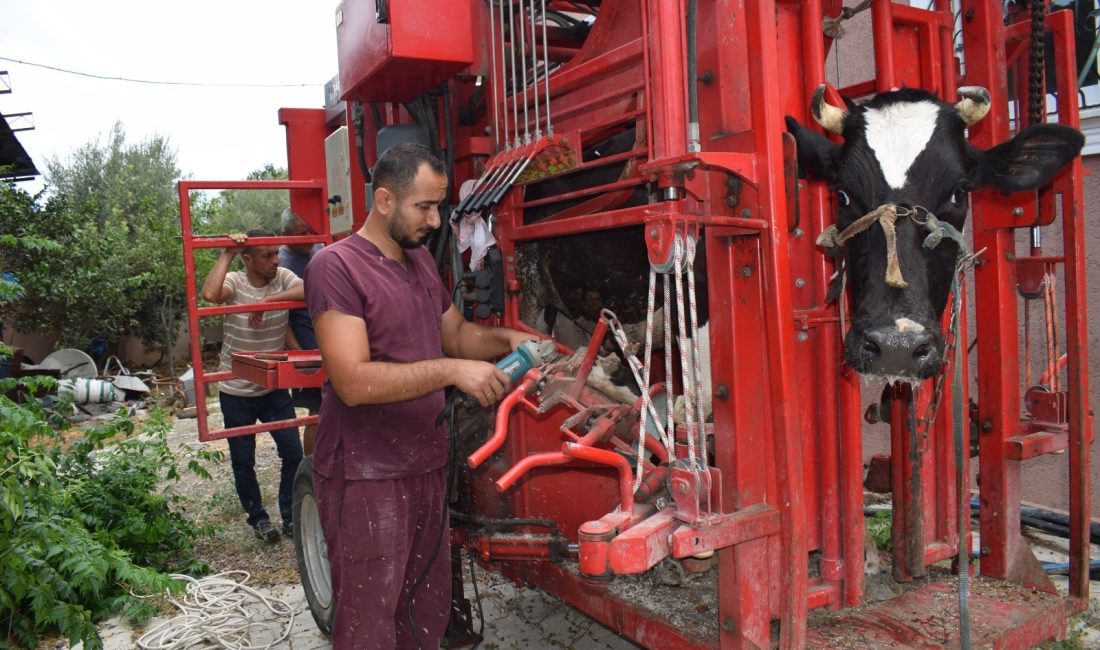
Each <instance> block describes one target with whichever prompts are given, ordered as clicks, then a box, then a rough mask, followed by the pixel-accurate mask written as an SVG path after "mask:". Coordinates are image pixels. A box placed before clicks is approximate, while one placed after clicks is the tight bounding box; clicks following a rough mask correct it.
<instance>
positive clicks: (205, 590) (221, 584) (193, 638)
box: [137, 571, 296, 650]
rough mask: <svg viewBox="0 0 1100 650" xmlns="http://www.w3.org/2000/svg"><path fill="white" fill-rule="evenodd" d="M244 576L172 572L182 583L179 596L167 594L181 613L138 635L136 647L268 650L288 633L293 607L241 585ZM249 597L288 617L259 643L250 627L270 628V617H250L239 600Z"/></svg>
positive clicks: (245, 601) (244, 601)
mask: <svg viewBox="0 0 1100 650" xmlns="http://www.w3.org/2000/svg"><path fill="white" fill-rule="evenodd" d="M234 574H236V575H240V576H243V579H241V580H240V581H237V580H235V579H233V578H232V577H230V576H233V575H234ZM249 577H251V576H249V574H248V572H247V571H225V572H222V573H218V574H216V575H212V576H208V577H205V578H202V579H200V580H196V579H194V578H192V577H191V576H186V575H182V574H178V573H177V574H172V578H173V579H175V580H180V581H183V582H186V583H187V588H186V591H185V593H184V595H183V597H182V598H181V599H180V600H176V599H175V598H173V597H171V596H169V597H168V600H169V601H171V603H172V604H173V605H175V606H176V608H177V609H179V610H180V611H181V612H182V614H180V615H179V616H176V617H175V618H173V619H171V620H168V621H165V622H163V623H161V624H160V625H157V626H156V627H154V628H153V629H151V630H149V631H148V632H146V633H145V634H143V635H141V638H140V639H138V642H137V643H138V647H140V648H143V649H145V650H174V649H176V648H188V649H192V648H194V649H196V650H205V649H212V650H213V649H221V648H225V649H227V650H269V649H270V648H274V647H275V646H276V645H278V644H281V643H282V642H283V641H285V640H286V638H287V637H288V636H290V629H291V628H292V627H293V626H294V615H295V613H296V608H294V607H291V606H290V605H289V604H288V603H287V602H286V601H285V600H280V599H278V598H268V597H266V596H264V595H263V594H261V593H260V592H258V591H256V590H255V589H253V588H251V587H247V586H245V583H246V582H248V579H249ZM255 600H258V601H260V602H261V603H263V604H264V605H265V606H266V607H267V609H268V610H270V611H271V613H273V614H274V615H275V616H277V617H286V616H289V617H290V620H289V621H287V622H286V626H285V628H284V629H283V630H282V634H281V636H279V637H278V638H276V639H274V640H272V641H271V642H270V643H267V644H265V645H252V644H251V638H252V635H251V631H252V630H271V628H272V627H274V626H275V625H276V621H254V620H253V617H254V616H255V614H254V613H253V614H250V613H249V612H248V610H247V609H246V608H245V605H246V604H248V602H249V601H255Z"/></svg>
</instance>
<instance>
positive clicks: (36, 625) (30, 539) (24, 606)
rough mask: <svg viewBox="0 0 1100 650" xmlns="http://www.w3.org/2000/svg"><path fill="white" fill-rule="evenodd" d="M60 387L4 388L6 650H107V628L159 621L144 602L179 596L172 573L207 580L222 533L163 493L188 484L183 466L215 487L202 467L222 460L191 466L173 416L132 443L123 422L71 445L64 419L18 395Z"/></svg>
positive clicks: (156, 420)
mask: <svg viewBox="0 0 1100 650" xmlns="http://www.w3.org/2000/svg"><path fill="white" fill-rule="evenodd" d="M52 385H53V380H51V379H48V378H36V377H29V378H23V379H0V625H2V626H3V627H2V628H0V629H3V630H4V637H0V638H6V639H7V642H6V643H5V642H4V641H3V640H0V646H6V645H7V644H8V643H15V644H19V645H22V646H26V647H34V645H35V642H36V639H37V637H38V635H39V634H41V633H44V632H54V631H57V632H60V633H61V634H62V635H64V636H66V637H68V639H69V641H70V642H72V643H75V642H77V641H83V642H84V647H86V648H98V647H100V646H101V642H100V639H99V637H98V634H97V632H96V625H95V623H96V622H97V621H99V620H100V619H102V618H104V617H106V616H109V615H112V614H116V613H122V614H123V615H125V616H128V617H131V618H133V619H135V620H139V621H140V620H144V619H146V618H148V617H149V616H150V615H152V613H153V607H152V605H151V604H150V602H149V601H148V600H144V599H142V598H139V597H138V596H135V595H134V594H151V593H163V592H164V591H165V590H170V589H178V586H177V585H175V583H174V582H173V581H172V579H171V578H170V576H169V574H170V573H173V572H188V573H202V572H204V571H206V570H207V568H206V567H205V566H204V565H202V564H201V563H196V562H194V561H193V560H192V559H191V551H192V549H193V548H194V543H195V540H196V539H198V538H199V537H200V536H204V535H209V534H211V533H212V532H213V531H212V530H211V529H210V528H209V527H199V526H196V525H195V524H193V523H191V521H190V520H189V519H188V518H187V517H186V513H185V512H183V511H182V509H181V508H179V507H178V501H179V497H177V496H174V495H173V494H172V493H171V491H170V490H165V491H161V490H160V489H159V488H158V484H159V483H160V482H161V481H164V480H167V481H172V480H173V479H178V478H179V476H180V471H181V469H180V465H181V464H184V466H185V467H186V468H187V469H186V470H185V471H192V472H195V473H197V474H199V475H200V476H209V474H208V473H207V471H206V469H205V467H204V466H203V463H205V462H208V461H212V460H215V459H216V458H217V455H216V454H214V453H212V452H209V451H198V452H196V453H195V454H194V455H193V456H192V457H191V458H189V459H187V460H186V463H183V459H182V458H181V457H180V456H179V452H178V451H173V450H172V449H171V448H170V447H169V445H168V440H167V432H168V431H169V430H170V428H171V425H170V423H169V420H168V419H167V417H166V416H165V415H164V414H162V413H156V414H154V415H153V416H152V417H151V418H150V419H149V420H148V421H147V422H146V424H145V426H144V430H143V435H142V437H141V438H130V437H127V436H130V434H132V433H133V430H134V425H133V423H132V422H131V421H130V420H129V419H126V418H123V417H119V418H116V419H115V420H113V421H111V422H109V423H106V424H101V425H99V426H95V427H93V428H91V429H88V430H87V431H85V432H83V434H82V435H80V436H79V437H77V438H76V439H75V440H67V437H68V434H69V433H71V432H66V431H65V425H66V423H65V421H64V419H63V418H61V417H60V416H58V415H57V413H55V412H50V411H47V410H46V409H44V408H43V407H42V406H41V405H40V404H38V403H37V402H36V401H34V400H30V401H28V402H27V403H16V402H15V401H13V400H12V399H11V398H9V397H8V396H7V395H10V394H13V393H24V394H34V393H36V392H37V391H38V390H39V389H42V388H45V389H51V388H52ZM120 438H121V439H120Z"/></svg>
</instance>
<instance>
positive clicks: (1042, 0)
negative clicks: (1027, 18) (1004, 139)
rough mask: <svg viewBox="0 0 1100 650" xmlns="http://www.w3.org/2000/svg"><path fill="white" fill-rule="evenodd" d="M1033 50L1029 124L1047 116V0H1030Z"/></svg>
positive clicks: (1040, 121) (1029, 74)
mask: <svg viewBox="0 0 1100 650" xmlns="http://www.w3.org/2000/svg"><path fill="white" fill-rule="evenodd" d="M1030 9H1031V52H1030V55H1029V57H1028V67H1027V73H1028V75H1027V81H1028V97H1027V115H1028V123H1029V124H1042V123H1043V122H1044V121H1045V118H1046V93H1044V92H1043V76H1044V74H1045V72H1046V70H1045V68H1046V0H1030Z"/></svg>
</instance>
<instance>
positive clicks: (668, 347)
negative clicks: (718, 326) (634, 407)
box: [661, 273, 676, 460]
mask: <svg viewBox="0 0 1100 650" xmlns="http://www.w3.org/2000/svg"><path fill="white" fill-rule="evenodd" d="M669 281H670V277H669V275H668V274H667V273H664V274H662V275H661V283H662V284H661V287H662V288H663V289H664V292H665V313H664V321H665V431H667V432H668V439H665V440H662V442H664V443H665V450H667V451H668V457H669V459H670V460H672V459H674V458H676V422H675V414H674V413H673V412H672V406H673V404H675V396H674V395H673V394H672V285H671V283H670V282H669Z"/></svg>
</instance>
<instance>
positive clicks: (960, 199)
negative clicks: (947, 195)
mask: <svg viewBox="0 0 1100 650" xmlns="http://www.w3.org/2000/svg"><path fill="white" fill-rule="evenodd" d="M966 195H967V191H966V190H965V189H963V188H961V187H956V188H955V191H954V192H952V193H951V204H952V205H962V204H963V203H964V202H965V201H966Z"/></svg>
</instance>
